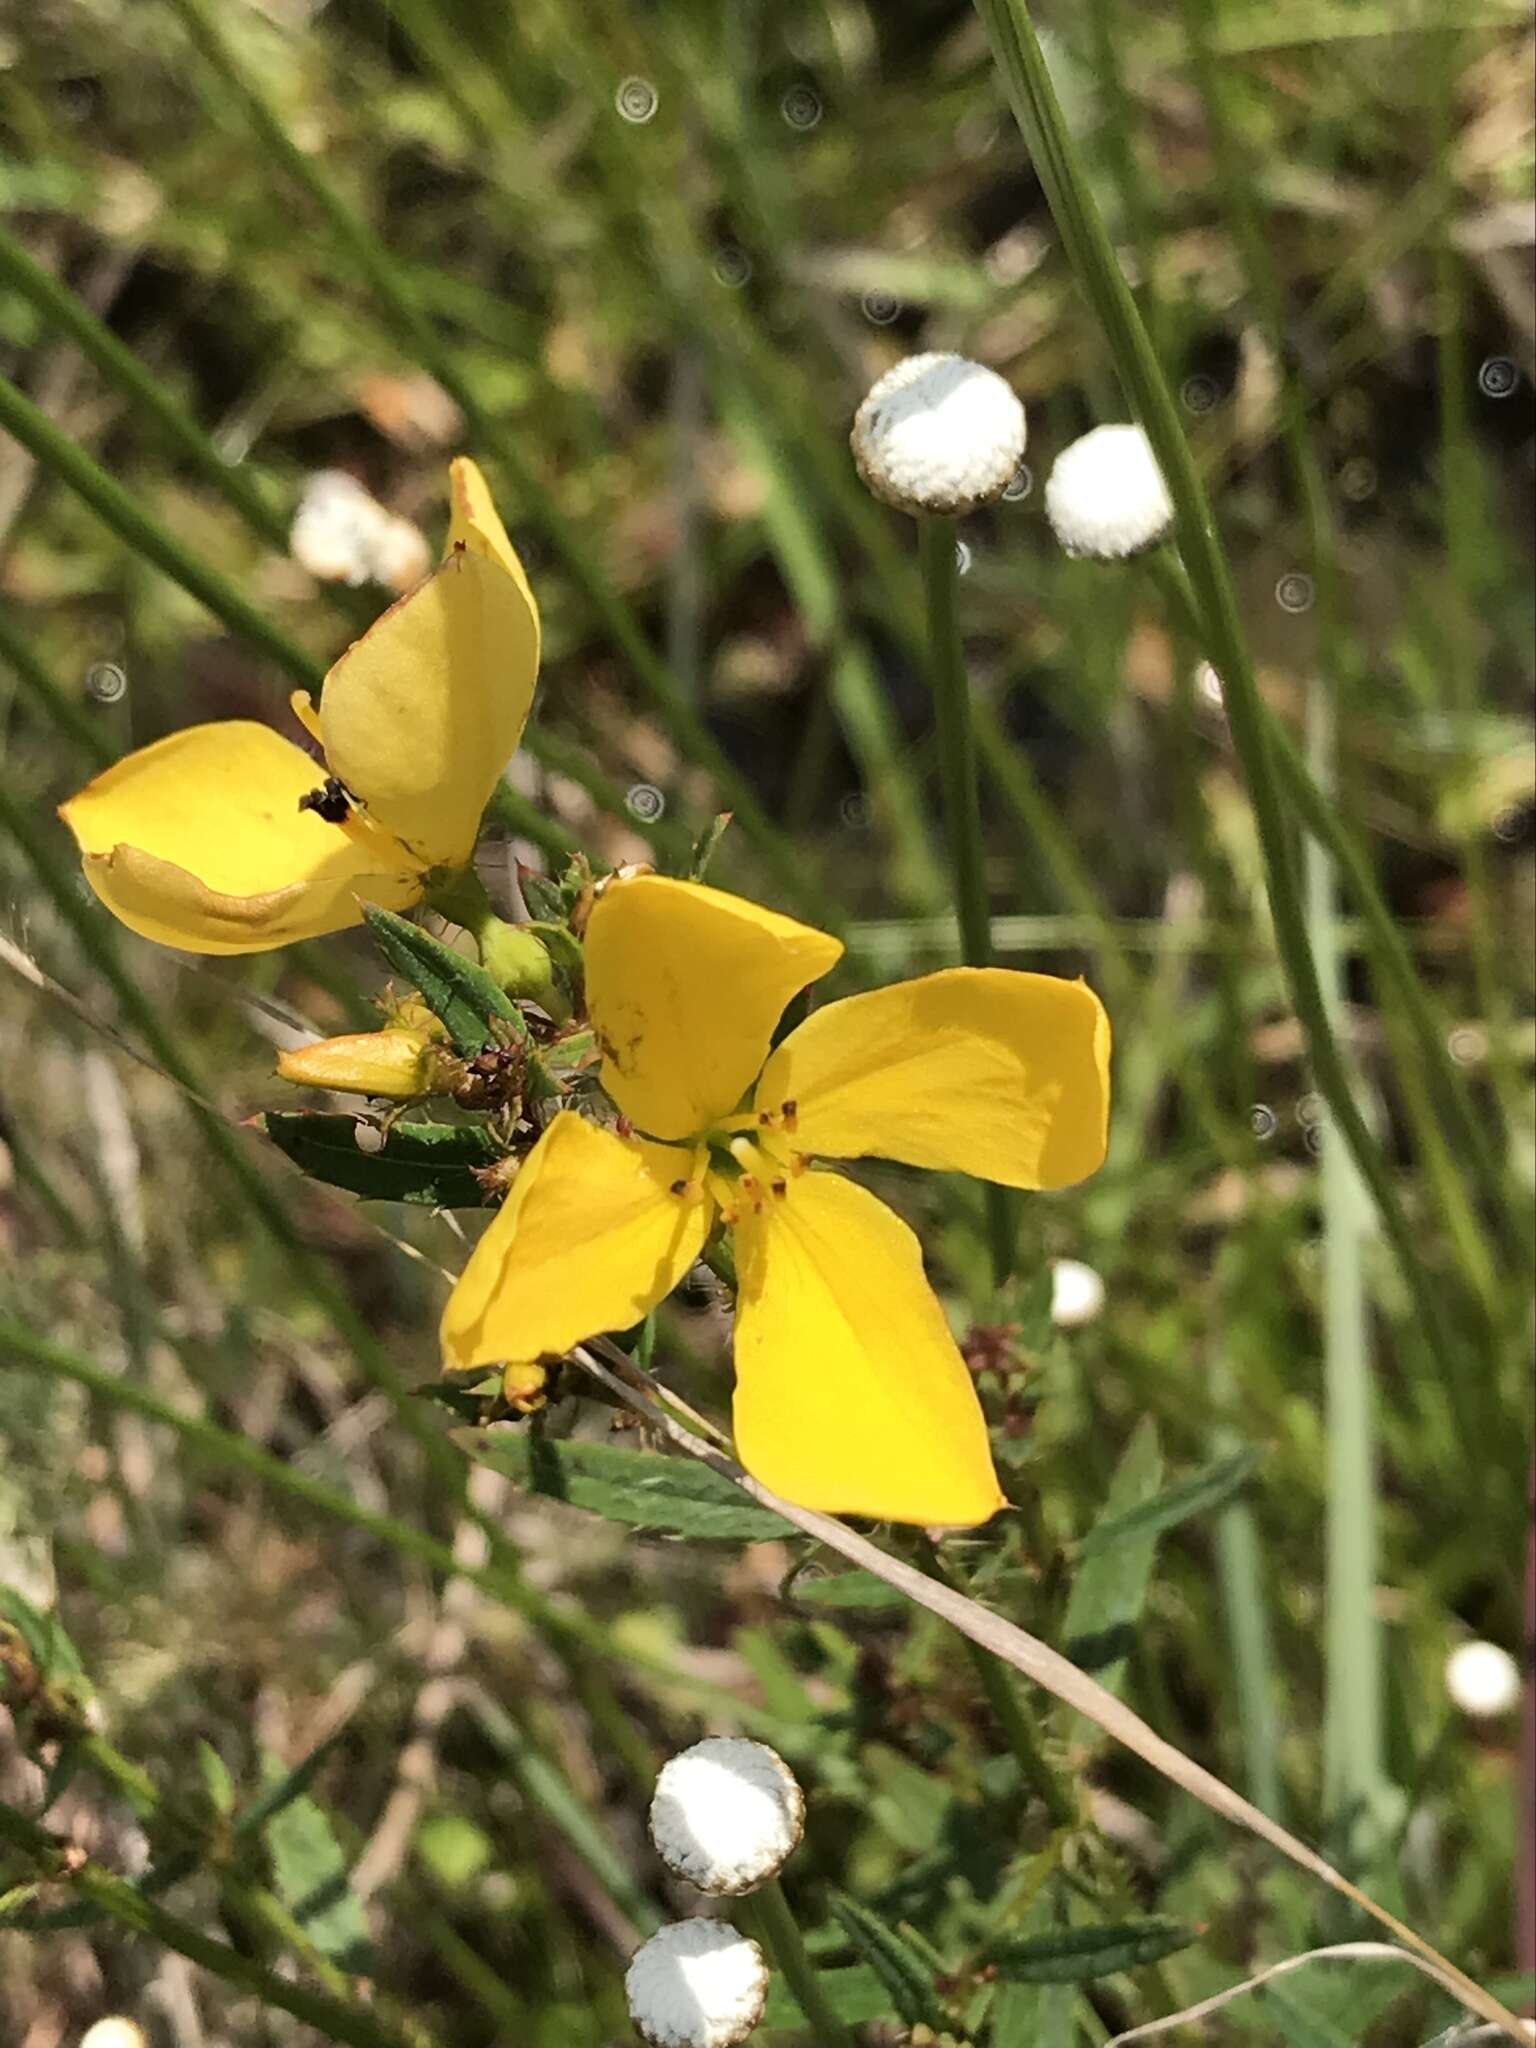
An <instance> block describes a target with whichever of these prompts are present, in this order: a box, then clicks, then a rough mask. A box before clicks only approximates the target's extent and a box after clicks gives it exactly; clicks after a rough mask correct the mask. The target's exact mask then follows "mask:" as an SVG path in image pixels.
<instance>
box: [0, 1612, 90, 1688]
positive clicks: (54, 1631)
mask: <svg viewBox="0 0 1536 2048" xmlns="http://www.w3.org/2000/svg"><path fill="white" fill-rule="evenodd" d="M7 1626H9V1627H10V1628H11V1629H12V1630H14V1631H15V1635H16V1637H17V1638H19V1640H20V1642H21V1645H22V1647H23V1649H24V1650H25V1652H26V1656H27V1660H28V1662H29V1663H30V1664H31V1665H32V1666H33V1668H34V1669H35V1671H36V1672H37V1675H38V1677H39V1678H40V1679H41V1680H42V1682H43V1684H44V1685H53V1684H55V1683H57V1682H58V1681H59V1680H61V1679H62V1680H65V1681H66V1682H69V1683H75V1682H79V1683H81V1684H84V1682H85V1666H84V1664H82V1663H81V1661H80V1652H79V1651H78V1650H77V1649H76V1648H75V1646H74V1644H73V1643H72V1642H71V1641H70V1639H69V1637H68V1635H67V1634H66V1633H65V1631H64V1627H63V1625H62V1623H61V1622H60V1621H59V1620H58V1619H57V1618H56V1617H55V1616H54V1615H52V1614H45V1613H44V1612H43V1610H42V1609H41V1608H40V1607H34V1606H33V1605H32V1602H31V1601H30V1600H28V1599H27V1598H25V1596H24V1595H22V1594H20V1593H18V1592H15V1591H14V1590H13V1589H12V1588H11V1587H10V1586H0V1645H3V1642H4V1631H5V1629H6V1628H7ZM84 1689H85V1692H86V1693H87V1694H88V1693H89V1691H90V1687H89V1685H88V1684H85V1687H84Z"/></svg>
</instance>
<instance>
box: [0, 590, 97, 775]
mask: <svg viewBox="0 0 1536 2048" xmlns="http://www.w3.org/2000/svg"><path fill="white" fill-rule="evenodd" d="M0 661H3V662H5V663H7V664H8V666H9V667H10V669H11V672H12V673H13V674H14V675H15V677H16V679H17V681H18V682H19V683H20V684H21V686H22V689H23V690H24V691H25V692H26V694H27V697H28V698H29V700H30V701H31V702H32V703H33V704H35V705H36V706H37V707H38V709H39V710H40V711H41V712H42V713H43V715H44V717H45V718H47V719H49V720H50V721H51V722H52V724H53V725H54V726H55V727H56V728H57V729H58V731H60V732H61V733H63V734H64V736H65V737H66V738H67V739H69V740H70V741H72V742H73V744H74V745H75V746H77V747H78V748H79V749H80V751H81V753H82V754H84V756H85V757H86V759H87V760H88V761H89V762H91V764H92V765H93V766H94V767H97V768H105V767H106V765H107V763H108V762H109V761H110V760H111V759H112V758H113V753H114V751H115V750H114V749H113V748H112V747H111V746H110V745H109V744H108V742H107V740H106V737H105V735H104V734H102V733H101V732H100V731H99V730H98V729H97V727H96V726H94V725H93V724H92V723H91V721H90V719H89V718H88V717H87V716H86V714H85V713H84V712H83V711H82V710H81V709H80V707H79V706H78V705H77V704H76V703H75V702H74V701H73V700H72V699H71V698H70V697H69V696H68V694H67V693H66V692H65V691H64V690H62V689H61V688H60V687H59V684H58V680H57V678H56V677H55V676H54V675H53V673H52V671H51V670H50V669H49V668H48V666H47V664H46V663H45V662H43V661H41V660H39V658H38V656H37V653H36V651H35V650H34V648H33V646H32V644H31V642H30V641H29V640H28V639H27V638H26V636H25V634H23V633H20V632H18V631H17V629H16V624H15V619H14V616H13V615H12V614H11V613H10V612H8V611H0Z"/></svg>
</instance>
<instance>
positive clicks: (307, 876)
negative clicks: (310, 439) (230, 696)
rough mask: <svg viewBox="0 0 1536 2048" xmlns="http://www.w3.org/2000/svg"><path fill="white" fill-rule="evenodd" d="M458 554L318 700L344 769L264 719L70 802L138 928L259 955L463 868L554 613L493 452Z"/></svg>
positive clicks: (137, 764)
mask: <svg viewBox="0 0 1536 2048" xmlns="http://www.w3.org/2000/svg"><path fill="white" fill-rule="evenodd" d="M452 486H453V519H452V524H451V526H450V528H449V534H448V550H447V554H446V556H445V558H444V561H443V563H442V566H441V567H440V568H439V569H437V570H435V571H434V572H433V574H432V575H430V576H429V577H428V578H427V579H426V581H425V582H423V583H419V584H418V585H417V586H416V588H415V589H414V590H413V591H411V592H410V594H409V595H408V596H407V597H403V598H401V599H400V601H399V602H398V603H397V604H394V605H392V606H391V607H390V609H389V610H388V611H387V612H385V613H384V614H383V616H382V617H381V618H380V619H378V620H377V621H376V623H375V624H374V625H373V626H371V627H370V628H369V630H368V631H367V632H366V633H365V634H364V635H363V636H362V638H361V639H360V640H358V641H356V642H355V643H354V644H353V645H352V646H351V647H349V648H348V649H347V651H346V653H345V654H343V655H342V657H341V659H340V660H339V661H338V662H337V663H336V664H335V666H334V667H333V668H332V669H331V671H330V673H329V674H328V676H327V677H326V681H325V690H324V693H323V695H322V697H321V700H320V705H319V708H318V710H316V708H315V706H314V705H313V704H312V703H311V701H310V699H309V698H308V696H307V695H306V694H305V693H304V692H303V691H298V692H296V693H295V695H294V698H293V707H294V710H295V712H296V713H297V714H298V717H299V719H300V721H301V722H302V723H303V725H304V726H305V727H306V729H307V730H308V731H309V732H310V733H311V735H312V736H313V737H314V738H315V739H317V740H318V741H319V742H320V745H321V747H322V748H323V749H324V752H325V764H324V766H323V767H321V766H320V765H318V764H317V763H316V762H315V761H314V760H313V759H312V758H311V757H310V756H309V755H308V754H306V753H305V752H304V750H303V748H301V747H298V746H296V745H294V744H293V742H292V741H290V740H285V739H284V738H283V737H282V735H281V734H280V733H277V732H275V731H273V730H272V728H271V727H270V726H265V725H257V724H254V723H252V722H251V721H249V720H245V719H231V720H228V721H226V722H224V723H221V724H215V725H194V726H189V727H187V728H186V729H184V730H183V731H181V732H175V733H172V734H170V736H169V737H168V738H166V739H163V740H157V741H156V742H155V743H154V744H153V745H152V746H148V747H143V748H141V749H140V750H139V751H138V752H137V753H134V754H130V755H128V756H127V758H126V759H124V760H122V761H119V762H117V763H116V765H115V766H114V767H111V768H108V769H107V770H106V772H105V773H104V774H101V775H98V776H97V777H96V779H95V781H94V782H91V783H88V784H87V786H86V787H85V788H84V789H83V790H81V791H80V793H79V795H78V796H75V797H71V799H70V800H69V802H68V803H66V804H63V805H61V806H60V816H61V817H62V818H63V819H64V820H65V822H66V824H68V826H69V827H70V830H71V831H72V832H73V833H74V835H75V837H76V839H77V840H78V841H79V843H80V850H81V853H82V855H83V857H84V863H85V875H86V879H87V881H88V882H89V883H90V885H91V887H92V888H93V889H94V890H95V891H96V894H97V895H98V896H99V897H100V898H101V900H102V901H103V902H104V903H105V904H106V906H107V908H108V909H109V910H110V911H112V912H113V914H114V915H115V916H116V917H118V918H120V919H121V920H122V922H123V923H124V924H126V925H127V926H128V927H129V929H130V930H132V931H136V932H139V933H141V934H142V935H143V936H144V937H145V938H150V939H156V940H158V941H159V942H160V943H161V944H162V945H168V946H182V947H185V948H187V949H188V950H190V951H192V952H194V953H255V952H262V951H265V950H266V949H268V948H269V947H272V946H283V945H287V944H288V943H290V941H292V940H294V939H304V938H312V937H314V936H315V935H316V934H317V933H320V932H330V931H338V930H340V929H341V928H342V927H343V926H345V925H352V924H357V923H359V922H360V921H361V918H362V910H361V905H362V904H363V903H377V904H382V905H383V906H384V907H385V908H386V909H390V910H403V909H405V908H406V907H407V906H408V905H410V904H412V903H415V902H417V901H418V900H419V899H420V897H421V896H422V894H423V893H424V891H425V889H426V887H427V877H428V875H429V874H430V872H431V871H432V870H434V869H438V868H450V869H451V868H461V867H463V866H464V865H465V863H466V862H467V861H468V859H469V857H470V855H471V853H472V852H473V850H474V844H475V838H476V835H477V833H478V830H479V825H480V814H481V812H482V811H483V810H484V808H485V805H486V803H487V801H488V799H489V797H490V794H491V791H492V790H493V789H494V787H495V785H496V778H497V777H498V776H499V775H500V773H501V771H502V769H503V768H504V767H505V766H506V764H507V762H508V760H509V759H510V758H511V756H512V754H513V752H514V751H515V749H516V747H517V743H518V740H519V738H520V737H521V735H522V730H523V726H524V724H525V722H526V720H527V717H528V710H529V706H530V704H531V703H532V700H533V686H534V679H535V677H536V675H537V673H538V665H539V614H538V607H537V606H536V605H535V603H534V599H533V593H532V592H531V590H530V589H529V587H528V579H527V577H526V576H525V575H524V573H523V568H522V564H521V563H520V562H519V561H518V559H517V556H516V554H515V552H514V551H513V548H512V544H511V542H510V541H509V540H508V539H507V535H506V531H505V529H504V527H503V526H502V523H501V520H500V519H499V518H498V516H497V513H496V508H495V507H494V505H493V504H492V503H491V499H490V494H489V492H488V491H487V489H486V487H485V481H484V479H483V478H482V476H481V474H480V472H479V470H478V469H477V468H476V467H475V465H474V463H473V462H471V461H469V460H468V459H467V458H465V457H460V458H459V460H457V461H456V462H455V463H454V464H453V465H452Z"/></svg>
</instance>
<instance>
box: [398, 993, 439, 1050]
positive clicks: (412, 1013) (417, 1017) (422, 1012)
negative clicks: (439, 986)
mask: <svg viewBox="0 0 1536 2048" xmlns="http://www.w3.org/2000/svg"><path fill="white" fill-rule="evenodd" d="M384 1028H385V1030H386V1031H414V1032H415V1033H416V1034H417V1036H418V1037H420V1038H431V1039H444V1040H446V1038H447V1036H448V1027H447V1025H446V1024H445V1023H444V1022H443V1020H442V1018H441V1017H439V1016H438V1014H437V1012H436V1011H435V1010H429V1009H428V1008H427V1006H426V1004H425V1003H424V1002H423V1001H422V999H421V997H420V996H419V995H416V994H415V993H414V992H412V994H410V995H408V996H401V997H399V998H398V999H397V1000H394V1001H392V1002H391V1003H390V1005H389V1007H388V1009H387V1010H386V1011H385V1017H384Z"/></svg>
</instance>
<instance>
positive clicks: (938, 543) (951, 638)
mask: <svg viewBox="0 0 1536 2048" xmlns="http://www.w3.org/2000/svg"><path fill="white" fill-rule="evenodd" d="M917 548H918V555H919V558H920V560H921V562H922V571H923V596H924V600H925V603H926V607H927V613H928V649H929V668H928V678H929V684H930V687H931V688H932V691H933V716H934V724H935V727H936V729H937V732H938V741H939V772H940V776H941V779H942V782H943V787H944V830H945V835H946V837H947V838H948V841H949V860H950V866H951V868H952V870H953V872H954V882H955V913H956V916H957V917H958V919H959V923H960V955H961V958H962V959H963V960H964V961H965V963H966V965H967V966H968V967H987V966H989V965H990V964H991V960H992V919H991V913H990V909H989V906H988V903H987V877H986V866H985V861H984V856H983V851H982V843H981V792H980V786H979V783H978V779H977V774H976V735H975V732H974V731H973V730H972V726H971V692H970V684H969V682H968V680H967V678H966V673H965V655H964V652H963V650H962V649H961V645H960V620H959V615H958V609H957V604H956V599H957V596H958V592H959V583H960V571H959V565H958V563H957V561H956V558H955V522H954V521H953V520H952V519H935V518H927V519H919V520H918V522H917ZM982 1193H983V1196H984V1198H985V1202H986V1213H987V1241H988V1244H989V1246H990V1248H991V1253H992V1279H993V1282H994V1284H995V1285H996V1286H998V1287H1001V1286H1003V1284H1004V1283H1005V1281H1006V1280H1007V1279H1008V1276H1009V1274H1010V1273H1011V1272H1012V1271H1013V1247H1014V1237H1015V1230H1014V1217H1013V1205H1012V1203H1011V1202H1010V1201H1009V1199H1008V1191H1007V1189H1006V1188H1001V1187H998V1186H997V1185H996V1183H995V1182H993V1181H986V1182H984V1183H983V1185H982Z"/></svg>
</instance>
